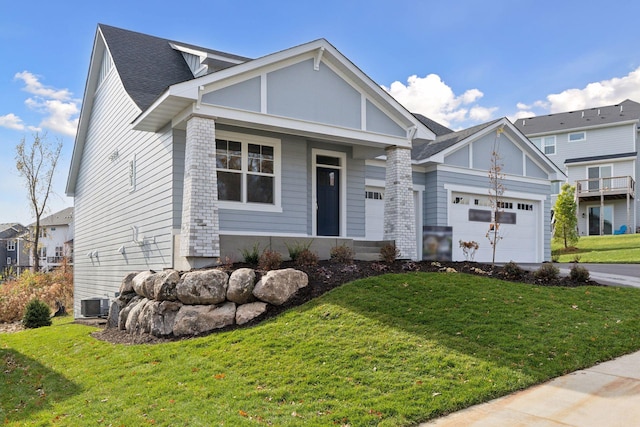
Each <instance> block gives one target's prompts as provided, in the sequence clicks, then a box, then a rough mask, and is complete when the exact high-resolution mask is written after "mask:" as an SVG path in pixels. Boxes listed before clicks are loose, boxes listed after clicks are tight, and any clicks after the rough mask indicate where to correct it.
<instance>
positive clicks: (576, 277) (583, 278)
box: [569, 265, 589, 283]
mask: <svg viewBox="0 0 640 427" xmlns="http://www.w3.org/2000/svg"><path fill="white" fill-rule="evenodd" d="M569 278H570V279H571V280H572V281H574V282H583V283H584V282H588V281H589V270H587V269H586V268H584V267H582V266H580V265H574V266H573V267H571V271H569Z"/></svg>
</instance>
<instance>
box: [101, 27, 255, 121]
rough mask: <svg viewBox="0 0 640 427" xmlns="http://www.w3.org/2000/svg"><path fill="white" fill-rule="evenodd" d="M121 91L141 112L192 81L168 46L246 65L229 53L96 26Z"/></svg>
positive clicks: (189, 72)
mask: <svg viewBox="0 0 640 427" xmlns="http://www.w3.org/2000/svg"><path fill="white" fill-rule="evenodd" d="M99 28H100V31H101V32H102V35H103V36H104V39H105V42H106V44H107V46H108V48H109V53H110V54H111V57H112V59H113V62H114V64H115V66H116V68H117V70H118V74H119V75H120V79H121V80H122V84H123V85H124V88H125V90H126V91H127V93H128V94H129V96H130V97H131V99H133V101H134V102H135V103H136V105H137V106H138V107H139V108H140V109H141V110H142V111H145V110H146V109H147V108H148V107H149V106H150V105H151V104H152V103H153V102H154V101H155V100H156V98H158V96H160V95H161V94H162V93H163V92H164V91H165V90H166V89H167V88H168V87H169V86H171V85H174V84H176V83H180V82H184V81H187V80H191V79H193V78H194V76H193V73H192V72H191V69H190V68H189V65H188V64H187V63H186V61H185V60H184V57H183V56H182V53H181V52H180V51H178V50H176V49H174V48H173V47H172V46H171V44H172V43H173V44H177V45H180V46H184V47H187V48H192V49H195V50H198V51H203V52H208V53H212V54H215V55H221V56H226V57H229V58H234V59H237V60H243V61H246V60H248V58H244V57H241V56H237V55H232V54H229V53H224V52H220V51H215V50H211V49H207V48H203V47H199V46H194V45H189V44H185V43H182V42H177V41H172V40H168V39H163V38H160V37H154V36H150V35H147V34H142V33H137V32H135V31H129V30H123V29H121V28H116V27H111V26H109V25H104V24H99Z"/></svg>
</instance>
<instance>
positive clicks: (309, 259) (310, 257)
mask: <svg viewBox="0 0 640 427" xmlns="http://www.w3.org/2000/svg"><path fill="white" fill-rule="evenodd" d="M318 261H319V258H318V255H317V254H316V253H315V252H311V251H310V250H309V249H303V250H302V251H300V252H299V253H298V255H297V256H296V265H298V266H300V267H313V266H315V265H318Z"/></svg>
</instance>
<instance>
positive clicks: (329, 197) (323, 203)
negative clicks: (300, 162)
mask: <svg viewBox="0 0 640 427" xmlns="http://www.w3.org/2000/svg"><path fill="white" fill-rule="evenodd" d="M316 179H317V188H316V194H317V197H318V229H317V234H318V236H339V235H340V170H338V169H331V168H323V167H318V168H317V169H316Z"/></svg>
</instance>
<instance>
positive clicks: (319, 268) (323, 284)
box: [93, 261, 599, 344]
mask: <svg viewBox="0 0 640 427" xmlns="http://www.w3.org/2000/svg"><path fill="white" fill-rule="evenodd" d="M241 267H250V266H247V265H242V264H235V265H234V266H233V268H230V269H229V271H231V270H232V269H237V268H241ZM281 268H297V269H298V270H302V271H304V272H305V273H307V275H308V276H309V285H308V286H306V287H304V288H302V289H300V290H299V291H298V292H297V293H296V295H294V297H293V298H291V299H290V300H289V301H288V302H287V303H285V304H283V305H281V306H278V307H276V306H269V309H268V310H267V312H266V313H265V314H263V315H262V316H260V317H259V318H257V319H254V320H253V321H251V322H249V323H247V324H246V325H243V326H242V327H243V328H244V327H251V326H254V325H256V324H258V323H260V322H263V321H264V320H267V319H270V318H273V317H275V316H277V315H278V314H280V313H282V312H283V311H285V310H288V309H290V308H292V307H296V306H299V305H301V304H304V303H305V302H307V301H310V300H312V299H314V298H317V297H319V296H320V295H322V294H324V293H326V292H328V291H330V290H331V289H334V288H336V287H338V286H340V285H342V284H344V283H348V282H352V281H354V280H357V279H362V278H365V277H371V276H378V275H381V274H387V273H407V272H413V271H421V272H445V271H446V270H447V269H454V270H455V271H456V272H458V273H467V274H475V275H481V276H485V277H493V278H496V279H501V280H508V281H512V282H520V283H527V284H531V285H537V286H565V287H576V286H585V285H591V286H598V285H599V284H598V283H596V282H594V281H587V282H574V281H572V280H570V279H569V277H557V278H555V279H553V280H546V281H545V280H540V279H538V278H536V276H535V275H534V272H531V271H526V270H520V269H516V271H514V269H513V268H512V269H509V268H508V266H507V267H504V266H496V267H494V268H493V269H492V268H491V265H490V264H480V263H475V262H432V261H420V262H413V261H396V262H394V263H392V264H387V263H382V262H371V261H354V262H353V263H352V264H341V263H336V262H332V261H320V262H319V263H318V265H316V266H298V265H295V264H294V263H292V262H291V261H287V262H284V263H283V264H282V267H281ZM257 274H258V275H259V274H260V272H259V271H257ZM235 328H238V326H231V327H228V328H224V329H219V330H217V331H215V332H221V331H228V330H231V329H235ZM93 336H94V337H95V338H97V339H100V340H103V341H108V342H111V343H117V344H157V343H163V342H169V341H176V340H179V338H175V337H167V338H158V337H154V336H152V335H147V334H142V335H131V334H128V333H126V332H124V331H120V330H117V329H115V328H105V329H103V330H101V331H98V332H95V333H94V334H93ZM180 339H185V338H180Z"/></svg>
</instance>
